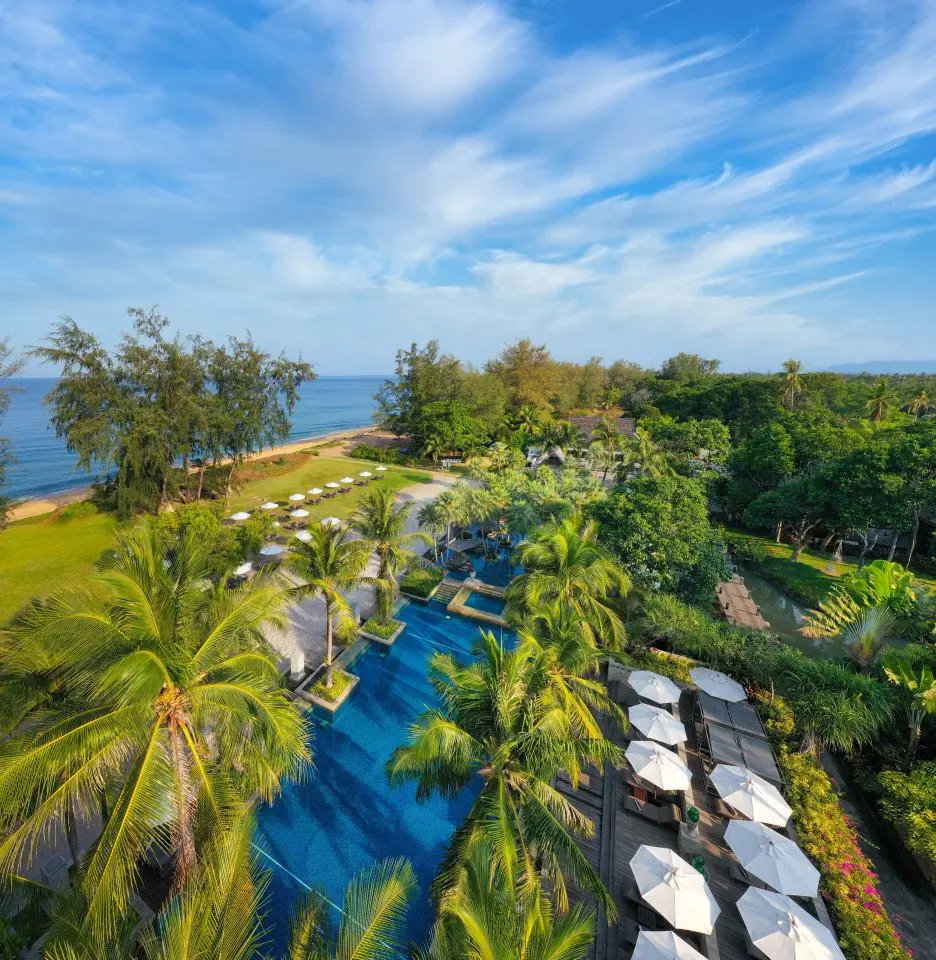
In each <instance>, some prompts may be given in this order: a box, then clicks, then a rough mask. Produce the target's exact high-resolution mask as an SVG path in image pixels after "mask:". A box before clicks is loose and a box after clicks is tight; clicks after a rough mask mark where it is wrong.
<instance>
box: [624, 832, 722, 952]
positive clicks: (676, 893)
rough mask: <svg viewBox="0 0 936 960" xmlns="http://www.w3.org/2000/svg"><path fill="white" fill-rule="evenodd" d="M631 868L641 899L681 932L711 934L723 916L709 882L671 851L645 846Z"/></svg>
mask: <svg viewBox="0 0 936 960" xmlns="http://www.w3.org/2000/svg"><path fill="white" fill-rule="evenodd" d="M630 868H631V870H632V871H633V872H634V879H635V880H636V881H637V889H638V890H639V891H640V895H641V897H643V899H644V900H646V902H647V903H648V904H650V906H651V907H653V909H654V910H656V912H657V913H658V914H660V916H661V917H663V919H664V920H666V921H668V922H669V923H671V924H672V925H673V926H674V927H676V929H677V930H695V931H696V932H698V933H711V932H712V927H713V926H714V925H715V918H716V917H717V916H718V914H719V913H720V912H721V911H720V910H719V908H718V904H717V903H716V902H715V898H714V897H713V896H712V891H711V890H709V888H708V884H707V883H706V882H705V878H704V877H703V876H702V874H701V873H699V871H698V870H696V869H695V867H693V866H691V865H690V864H688V863H686V861H685V860H683V858H682V857H681V856H679V854H678V853H676V851H675V850H670V849H669V847H648V846H647V845H646V844H642V845H641V846H639V847H638V848H637V852H636V853H635V854H634V856H633V857H632V858H631V862H630Z"/></svg>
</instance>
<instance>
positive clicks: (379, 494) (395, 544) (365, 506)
mask: <svg viewBox="0 0 936 960" xmlns="http://www.w3.org/2000/svg"><path fill="white" fill-rule="evenodd" d="M412 509H413V504H412V503H402V504H400V505H399V506H398V505H397V497H396V494H395V493H394V491H393V490H391V489H390V488H389V487H375V488H373V489H371V490H369V491H368V493H367V495H366V496H365V497H364V499H363V500H362V501H361V503H360V504H359V506H358V508H357V510H355V511H354V513H353V514H351V516H350V518H349V519H348V529H349V530H350V531H351V532H352V533H356V534H357V535H358V536H359V537H361V539H363V540H365V541H367V542H368V543H370V544H371V545H372V546H373V547H374V550H375V551H376V553H377V561H378V566H377V581H378V584H379V586H378V589H377V611H378V616H379V618H380V619H381V621H384V622H386V621H387V620H388V619H389V617H390V612H391V611H392V609H393V601H394V600H395V599H396V596H397V580H396V578H397V576H398V575H399V574H400V573H402V572H403V570H405V569H406V567H407V566H409V564H410V563H412V562H413V560H414V559H415V554H414V553H413V550H412V548H413V547H415V546H416V545H417V544H422V545H423V546H431V545H432V543H433V539H432V537H430V536H429V534H427V533H423V532H422V531H421V530H420V531H417V532H415V533H407V532H406V521H407V520H408V519H409V515H410V513H411V511H412Z"/></svg>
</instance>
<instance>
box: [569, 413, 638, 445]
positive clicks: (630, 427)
mask: <svg viewBox="0 0 936 960" xmlns="http://www.w3.org/2000/svg"><path fill="white" fill-rule="evenodd" d="M606 419H611V420H612V421H613V422H614V425H615V426H616V427H617V431H618V433H620V434H622V435H623V436H625V437H632V436H633V435H634V428H635V427H636V424H635V423H634V420H633V419H632V418H631V417H610V418H608V417H602V416H589V417H569V422H570V423H571V424H572V426H574V427H575V428H576V429H577V430H578V432H579V433H580V434H581V435H582V439H583V440H584V441H585V443H586V444H589V443H591V438H592V434H593V433H594V432H595V427H597V426H598V424H599V423H601V421H602V420H606Z"/></svg>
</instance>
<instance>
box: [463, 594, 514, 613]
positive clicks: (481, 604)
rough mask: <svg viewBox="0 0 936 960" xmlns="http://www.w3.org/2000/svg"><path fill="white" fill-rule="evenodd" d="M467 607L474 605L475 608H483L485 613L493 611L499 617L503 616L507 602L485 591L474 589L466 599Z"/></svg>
mask: <svg viewBox="0 0 936 960" xmlns="http://www.w3.org/2000/svg"><path fill="white" fill-rule="evenodd" d="M465 606H466V607H473V608H474V609H475V610H483V611H484V612H485V613H493V614H496V615H497V616H498V617H501V616H503V614H504V608H505V607H506V606H507V604H506V603H505V602H504V600H503V599H501V598H500V597H489V596H488V595H487V594H485V593H478V592H477V591H476V590H472V592H471V593H469V594H468V598H467V599H466V600H465Z"/></svg>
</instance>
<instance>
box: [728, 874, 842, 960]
mask: <svg viewBox="0 0 936 960" xmlns="http://www.w3.org/2000/svg"><path fill="white" fill-rule="evenodd" d="M738 912H739V913H740V914H741V919H742V920H743V921H744V926H745V927H747V932H748V936H749V937H750V938H751V943H753V944H754V946H755V947H757V949H758V950H760V951H761V952H762V953H763V954H764V956H765V957H767V958H768V960H845V954H844V953H842V950H841V947H839V945H838V943H837V942H836V939H835V935H834V934H833V933H832V931H831V930H829V929H828V928H827V927H825V926H823V924H821V923H820V922H819V921H818V920H815V919H813V918H812V917H811V916H810V915H809V914H808V913H807V912H806V911H805V910H803V909H802V908H801V907H798V906H797V905H796V904H795V903H794V902H793V901H792V900H791V899H790V898H789V897H785V896H784V895H783V894H781V893H774V892H773V891H772V890H758V889H757V888H756V887H748V888H747V890H746V891H745V893H744V896H743V897H741V899H740V900H739V901H738Z"/></svg>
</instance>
